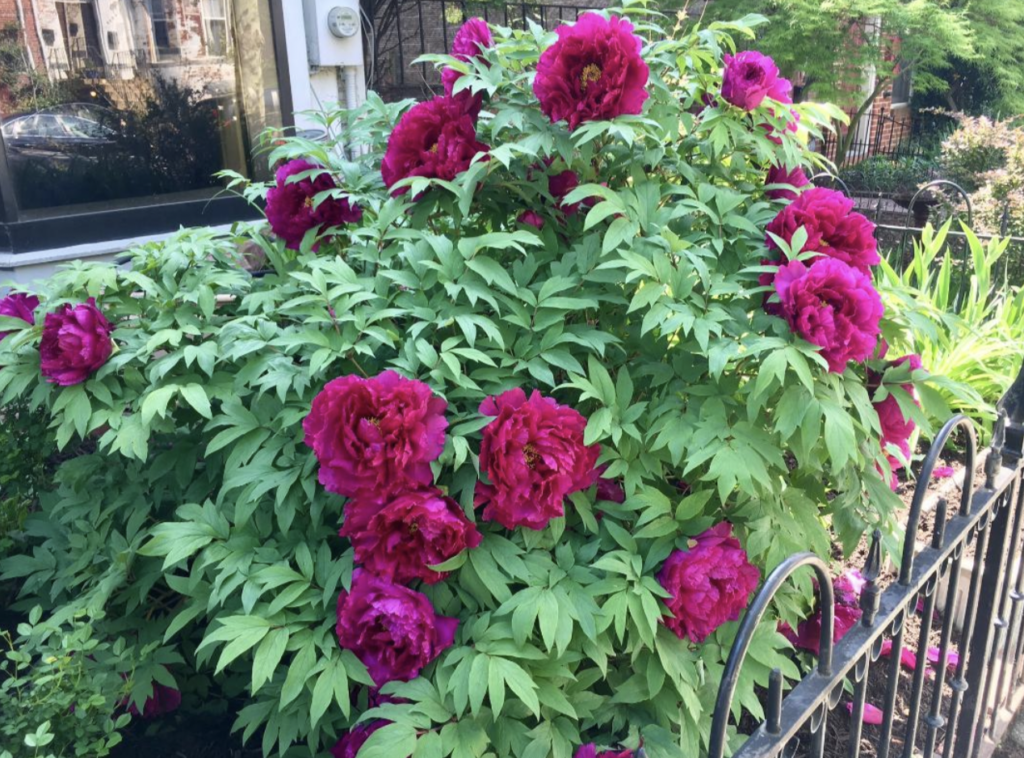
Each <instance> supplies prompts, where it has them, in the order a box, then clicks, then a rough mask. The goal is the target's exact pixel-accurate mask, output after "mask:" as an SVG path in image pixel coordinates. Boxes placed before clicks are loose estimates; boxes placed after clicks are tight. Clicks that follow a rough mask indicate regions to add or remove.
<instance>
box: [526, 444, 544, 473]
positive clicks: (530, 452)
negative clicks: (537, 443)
mask: <svg viewBox="0 0 1024 758" xmlns="http://www.w3.org/2000/svg"><path fill="white" fill-rule="evenodd" d="M523 459H524V460H525V461H526V465H527V466H529V467H530V468H533V467H534V466H535V465H536V464H537V461H538V460H539V459H540V456H539V455H537V451H536V449H534V447H533V445H530V444H529V443H527V444H526V445H523Z"/></svg>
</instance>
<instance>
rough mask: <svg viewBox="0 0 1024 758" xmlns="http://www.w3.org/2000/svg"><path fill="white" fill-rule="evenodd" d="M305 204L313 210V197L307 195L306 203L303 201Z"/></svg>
mask: <svg viewBox="0 0 1024 758" xmlns="http://www.w3.org/2000/svg"><path fill="white" fill-rule="evenodd" d="M303 204H304V205H305V206H306V207H307V208H309V209H310V210H313V198H312V197H307V198H306V201H305V203H303Z"/></svg>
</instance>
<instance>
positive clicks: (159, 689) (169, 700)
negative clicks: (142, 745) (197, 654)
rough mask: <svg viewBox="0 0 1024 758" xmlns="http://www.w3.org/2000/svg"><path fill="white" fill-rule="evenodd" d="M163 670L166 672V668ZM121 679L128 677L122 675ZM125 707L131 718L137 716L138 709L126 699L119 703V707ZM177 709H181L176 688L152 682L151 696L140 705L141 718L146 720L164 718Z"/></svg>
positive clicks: (179, 695)
mask: <svg viewBox="0 0 1024 758" xmlns="http://www.w3.org/2000/svg"><path fill="white" fill-rule="evenodd" d="M164 668H165V670H166V667H164ZM121 678H122V679H127V678H128V677H127V675H125V674H122V675H121ZM125 706H127V707H128V712H129V713H130V714H132V715H133V716H138V715H139V709H138V708H136V707H135V704H134V703H130V704H129V702H128V698H125V699H124V700H123V701H121V707H122V708H123V707H125ZM179 707H181V692H180V691H179V690H178V689H177V688H175V687H168V686H167V685H166V684H160V683H159V682H153V694H152V695H150V696H149V697H147V698H146V702H145V703H144V704H143V705H142V718H144V719H147V720H148V719H155V718H159V717H160V716H166V715H167V714H168V713H173V712H174V711H176V710H178V708H179Z"/></svg>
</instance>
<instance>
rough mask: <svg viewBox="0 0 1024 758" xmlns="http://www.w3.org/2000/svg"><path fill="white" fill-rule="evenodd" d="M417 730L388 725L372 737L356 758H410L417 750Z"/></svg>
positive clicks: (411, 727) (407, 725)
mask: <svg viewBox="0 0 1024 758" xmlns="http://www.w3.org/2000/svg"><path fill="white" fill-rule="evenodd" d="M416 742H417V740H416V728H415V727H413V726H411V725H409V724H388V725H387V726H385V727H383V728H381V729H378V730H377V731H376V732H374V733H373V734H371V735H370V739H368V740H367V741H366V742H365V743H364V744H363V746H362V748H360V750H359V753H358V754H357V755H356V758H409V756H411V755H412V754H413V751H415V750H416Z"/></svg>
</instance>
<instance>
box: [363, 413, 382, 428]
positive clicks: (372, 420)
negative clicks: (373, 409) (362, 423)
mask: <svg viewBox="0 0 1024 758" xmlns="http://www.w3.org/2000/svg"><path fill="white" fill-rule="evenodd" d="M366 421H367V422H369V423H371V424H373V425H374V426H375V427H377V428H378V429H380V419H379V418H377V417H376V416H367V417H366Z"/></svg>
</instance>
